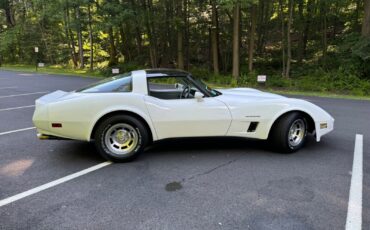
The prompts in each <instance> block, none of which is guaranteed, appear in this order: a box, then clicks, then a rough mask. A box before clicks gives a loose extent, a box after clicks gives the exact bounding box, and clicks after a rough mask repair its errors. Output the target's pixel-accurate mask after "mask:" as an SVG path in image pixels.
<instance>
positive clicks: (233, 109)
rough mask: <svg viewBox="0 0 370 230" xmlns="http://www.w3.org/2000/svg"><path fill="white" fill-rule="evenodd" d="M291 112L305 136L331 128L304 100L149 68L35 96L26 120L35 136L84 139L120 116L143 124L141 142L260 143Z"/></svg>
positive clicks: (317, 109)
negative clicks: (221, 139)
mask: <svg viewBox="0 0 370 230" xmlns="http://www.w3.org/2000/svg"><path fill="white" fill-rule="evenodd" d="M292 113H295V114H299V116H300V117H301V120H302V121H303V123H305V124H304V129H305V132H304V136H306V131H307V132H308V133H313V134H315V136H316V140H317V141H320V139H321V137H322V136H323V135H325V134H327V133H328V132H330V131H332V130H333V128H334V118H333V117H332V116H330V115H329V114H328V113H327V112H325V111H324V110H323V109H322V108H320V107H318V106H316V105H314V104H312V103H310V102H308V101H305V100H301V99H293V98H287V97H284V96H280V95H276V94H271V93H266V92H262V91H259V90H256V89H251V88H232V89H219V90H213V89H210V88H209V87H208V86H206V85H205V84H204V83H202V82H201V81H199V80H196V79H194V78H193V77H192V76H191V74H190V73H188V72H185V71H180V70H172V69H151V70H137V71H132V72H130V73H127V74H123V75H120V76H116V77H113V78H110V79H108V80H104V81H103V82H99V83H95V84H93V85H91V86H88V87H86V88H83V89H81V90H77V91H73V92H64V91H56V92H53V93H50V94H47V95H45V96H43V97H41V98H39V99H37V100H36V108H35V112H34V116H33V122H34V125H35V126H36V127H37V132H38V136H39V138H40V139H59V138H65V139H75V140H83V141H90V140H93V139H96V138H95V132H96V130H97V129H98V125H99V124H101V122H103V121H104V120H106V119H108V118H109V117H112V116H118V115H119V114H123V115H125V116H131V117H133V118H135V119H136V120H137V121H139V123H141V124H142V126H143V127H144V128H145V132H146V134H147V136H148V137H147V139H148V140H147V141H146V142H147V143H149V142H152V141H157V140H161V139H166V138H178V137H204V136H207V137H210V136H235V137H246V138H254V139H262V140H266V139H269V136H270V135H271V130H273V129H274V125H276V123H277V121H278V120H279V119H282V117H283V116H286V115H287V114H292ZM132 127H134V129H135V125H132ZM299 128H300V126H299V125H298V126H297V129H299ZM123 130H124V132H125V133H126V131H127V130H126V131H125V129H123ZM127 132H128V131H127ZM298 132H299V131H297V133H298ZM116 134H117V133H116ZM301 134H302V132H301V133H300V135H301ZM276 135H279V134H276ZM120 137H121V136H120ZM117 140H118V139H117ZM111 142H112V141H111ZM294 150H295V149H294Z"/></svg>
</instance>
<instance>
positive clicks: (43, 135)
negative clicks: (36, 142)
mask: <svg viewBox="0 0 370 230" xmlns="http://www.w3.org/2000/svg"><path fill="white" fill-rule="evenodd" d="M37 138H38V139H40V140H70V139H68V138H64V137H57V136H53V135H47V134H42V133H37Z"/></svg>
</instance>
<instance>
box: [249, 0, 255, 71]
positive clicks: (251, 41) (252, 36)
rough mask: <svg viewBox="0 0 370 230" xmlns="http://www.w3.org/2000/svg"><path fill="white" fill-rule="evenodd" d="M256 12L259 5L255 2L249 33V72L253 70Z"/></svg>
mask: <svg viewBox="0 0 370 230" xmlns="http://www.w3.org/2000/svg"><path fill="white" fill-rule="evenodd" d="M256 14H257V6H256V5H255V4H253V5H252V6H251V12H250V16H251V28H250V33H249V46H248V70H249V72H252V71H253V54H254V39H255V33H256Z"/></svg>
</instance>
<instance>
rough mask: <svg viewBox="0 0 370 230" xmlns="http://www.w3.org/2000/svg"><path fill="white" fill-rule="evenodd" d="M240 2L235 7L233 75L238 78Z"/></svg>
mask: <svg viewBox="0 0 370 230" xmlns="http://www.w3.org/2000/svg"><path fill="white" fill-rule="evenodd" d="M239 54H240V2H239V1H237V2H236V3H235V5H234V9H233V70H232V76H233V78H234V79H235V80H238V78H239V75H240V57H239Z"/></svg>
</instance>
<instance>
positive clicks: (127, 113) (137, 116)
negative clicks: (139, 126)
mask: <svg viewBox="0 0 370 230" xmlns="http://www.w3.org/2000/svg"><path fill="white" fill-rule="evenodd" d="M115 115H128V116H132V117H134V118H136V119H138V120H139V121H140V122H142V123H143V125H144V126H145V128H146V129H147V130H148V134H149V142H153V140H154V136H153V134H154V135H155V133H154V132H153V131H154V130H152V128H151V126H150V125H149V123H148V121H147V120H146V119H144V118H143V117H142V116H140V115H139V114H137V113H135V112H132V111H128V110H115V111H111V112H108V113H106V114H104V115H103V116H101V117H100V118H99V119H98V120H97V121H96V122H95V124H94V126H93V128H92V130H91V132H90V136H89V137H90V140H92V139H94V135H95V132H96V129H97V127H98V126H99V124H100V123H101V122H103V121H104V120H105V119H107V118H109V117H112V116H115Z"/></svg>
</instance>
